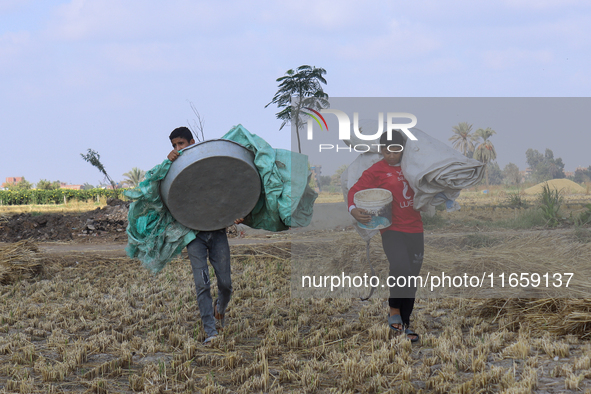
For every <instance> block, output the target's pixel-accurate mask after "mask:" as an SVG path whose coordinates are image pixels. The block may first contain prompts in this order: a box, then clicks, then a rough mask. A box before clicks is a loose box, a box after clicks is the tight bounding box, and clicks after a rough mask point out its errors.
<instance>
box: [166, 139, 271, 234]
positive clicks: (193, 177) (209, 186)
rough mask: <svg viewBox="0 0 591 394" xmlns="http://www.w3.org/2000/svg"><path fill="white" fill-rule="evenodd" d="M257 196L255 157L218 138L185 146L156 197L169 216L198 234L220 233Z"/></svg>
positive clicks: (259, 190)
mask: <svg viewBox="0 0 591 394" xmlns="http://www.w3.org/2000/svg"><path fill="white" fill-rule="evenodd" d="M260 193H261V180H260V176H259V173H258V171H257V169H256V167H255V166H254V155H253V153H252V152H250V151H249V150H248V149H246V148H245V147H243V146H242V145H240V144H238V143H236V142H233V141H229V140H221V139H220V140H209V141H205V142H201V143H198V144H195V145H191V146H189V147H187V148H185V149H184V150H183V153H182V155H181V156H180V157H179V158H178V159H176V160H175V161H174V162H173V163H172V165H171V166H170V170H169V171H168V174H166V177H165V178H164V179H163V180H162V181H161V183H160V196H161V197H162V201H163V202H164V204H165V205H166V207H167V208H168V210H169V211H170V213H171V214H172V216H173V217H174V218H175V219H176V220H177V221H178V222H179V223H181V224H183V225H185V226H187V227H189V228H192V229H194V230H201V231H212V230H218V229H222V228H224V227H227V226H230V225H231V224H233V223H234V220H235V219H238V218H242V217H244V216H246V215H247V214H248V213H250V211H252V209H253V208H254V206H255V205H256V203H257V201H258V199H259V196H260Z"/></svg>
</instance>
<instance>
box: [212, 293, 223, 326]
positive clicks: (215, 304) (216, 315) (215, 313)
mask: <svg viewBox="0 0 591 394" xmlns="http://www.w3.org/2000/svg"><path fill="white" fill-rule="evenodd" d="M213 316H214V317H215V318H216V319H217V320H219V322H220V326H221V327H222V328H221V330H220V331H223V330H224V325H225V324H226V314H225V313H224V314H223V315H222V314H221V313H218V300H217V299H216V300H215V303H214V305H213Z"/></svg>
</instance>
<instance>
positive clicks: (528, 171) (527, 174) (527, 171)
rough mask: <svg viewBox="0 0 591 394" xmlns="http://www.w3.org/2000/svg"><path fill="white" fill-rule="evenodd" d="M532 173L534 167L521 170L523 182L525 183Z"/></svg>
mask: <svg viewBox="0 0 591 394" xmlns="http://www.w3.org/2000/svg"><path fill="white" fill-rule="evenodd" d="M531 173H532V169H531V168H529V167H528V168H526V169H525V170H523V171H519V175H521V182H522V183H523V182H525V181H527V180H528V179H529V178H530V177H531Z"/></svg>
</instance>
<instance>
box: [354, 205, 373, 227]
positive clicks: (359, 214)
mask: <svg viewBox="0 0 591 394" xmlns="http://www.w3.org/2000/svg"><path fill="white" fill-rule="evenodd" d="M351 215H352V216H353V217H354V218H355V220H357V221H358V222H359V223H363V224H367V223H369V222H371V215H369V214H368V213H367V212H366V211H365V209H361V208H353V209H352V210H351Z"/></svg>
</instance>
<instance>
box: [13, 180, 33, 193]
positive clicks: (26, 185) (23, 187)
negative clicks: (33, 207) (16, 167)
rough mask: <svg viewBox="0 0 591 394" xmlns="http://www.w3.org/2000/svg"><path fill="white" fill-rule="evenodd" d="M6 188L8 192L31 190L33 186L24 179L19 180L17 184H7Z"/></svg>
mask: <svg viewBox="0 0 591 394" xmlns="http://www.w3.org/2000/svg"><path fill="white" fill-rule="evenodd" d="M6 188H7V189H8V190H15V191H16V190H31V189H32V188H33V184H32V183H31V182H29V181H27V180H26V179H25V177H23V179H21V180H20V181H18V182H17V183H7V184H6Z"/></svg>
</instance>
